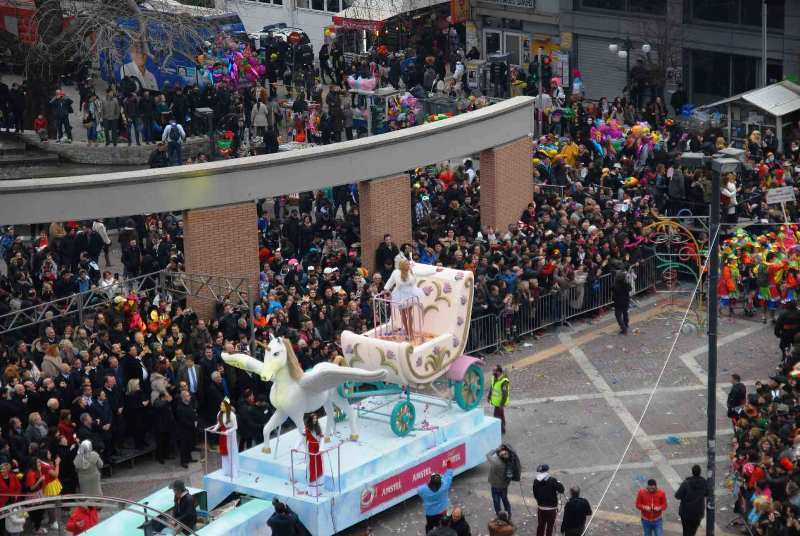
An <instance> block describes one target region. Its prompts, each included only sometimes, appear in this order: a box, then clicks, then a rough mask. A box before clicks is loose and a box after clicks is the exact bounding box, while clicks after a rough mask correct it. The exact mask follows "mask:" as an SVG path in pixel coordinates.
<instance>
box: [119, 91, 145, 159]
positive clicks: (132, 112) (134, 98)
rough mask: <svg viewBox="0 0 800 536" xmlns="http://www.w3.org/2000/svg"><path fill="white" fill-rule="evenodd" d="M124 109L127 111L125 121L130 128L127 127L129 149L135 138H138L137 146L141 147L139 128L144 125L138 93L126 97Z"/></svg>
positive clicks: (123, 104)
mask: <svg viewBox="0 0 800 536" xmlns="http://www.w3.org/2000/svg"><path fill="white" fill-rule="evenodd" d="M122 108H123V110H124V111H125V119H126V120H127V122H128V126H127V127H126V130H127V131H128V147H130V146H131V143H133V138H134V137H136V145H141V141H140V138H139V128H140V127H141V123H142V115H141V114H142V112H141V109H140V108H139V96H138V95H136V93H131V94H130V95H128V96H127V97H125V101H123V103H122Z"/></svg>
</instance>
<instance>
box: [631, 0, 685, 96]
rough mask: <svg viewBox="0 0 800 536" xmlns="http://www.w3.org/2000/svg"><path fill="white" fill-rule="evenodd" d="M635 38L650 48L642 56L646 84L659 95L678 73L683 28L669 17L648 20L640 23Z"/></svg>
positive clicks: (680, 61)
mask: <svg viewBox="0 0 800 536" xmlns="http://www.w3.org/2000/svg"><path fill="white" fill-rule="evenodd" d="M670 1H671V2H673V1H676V0H670ZM677 1H680V0H677ZM637 37H638V40H639V41H641V42H642V43H648V44H649V45H650V46H651V48H652V51H651V52H650V53H649V54H644V57H643V60H644V63H645V68H646V69H647V74H648V83H649V84H650V85H651V86H652V87H654V88H656V89H657V90H658V93H659V94H661V93H663V90H664V88H665V87H666V86H667V85H668V82H669V81H670V79H673V78H674V77H675V73H679V72H680V68H681V64H682V54H683V45H682V41H683V28H682V26H681V24H680V23H679V22H676V21H674V20H672V19H671V18H670V17H665V18H664V19H653V18H650V19H648V20H644V21H642V23H641V28H640V30H639V35H638V36H637Z"/></svg>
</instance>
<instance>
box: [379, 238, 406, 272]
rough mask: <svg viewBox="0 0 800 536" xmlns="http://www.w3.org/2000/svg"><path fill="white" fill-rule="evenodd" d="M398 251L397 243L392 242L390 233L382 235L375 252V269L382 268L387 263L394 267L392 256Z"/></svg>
mask: <svg viewBox="0 0 800 536" xmlns="http://www.w3.org/2000/svg"><path fill="white" fill-rule="evenodd" d="M398 253H400V249H398V247H397V244H395V243H394V242H392V235H390V234H386V235H383V242H381V245H380V246H378V250H377V251H376V252H375V269H376V270H382V269H383V267H384V266H386V265H387V263H388V264H389V265H391V267H392V269H394V258H395V256H397V254H398Z"/></svg>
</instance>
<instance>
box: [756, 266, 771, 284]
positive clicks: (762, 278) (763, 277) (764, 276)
mask: <svg viewBox="0 0 800 536" xmlns="http://www.w3.org/2000/svg"><path fill="white" fill-rule="evenodd" d="M768 272H769V271H768V269H767V265H766V264H763V263H761V264H759V265H758V271H756V284H757V285H758V286H759V287H766V286H769V273H768Z"/></svg>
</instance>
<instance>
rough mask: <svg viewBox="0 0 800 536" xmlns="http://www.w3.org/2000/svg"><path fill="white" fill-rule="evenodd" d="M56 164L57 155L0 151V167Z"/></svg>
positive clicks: (37, 152) (39, 152)
mask: <svg viewBox="0 0 800 536" xmlns="http://www.w3.org/2000/svg"><path fill="white" fill-rule="evenodd" d="M58 162H59V158H58V155H57V154H54V153H45V152H41V151H23V152H13V153H4V152H2V151H0V167H2V166H33V165H42V164H58Z"/></svg>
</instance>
